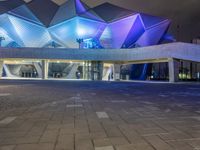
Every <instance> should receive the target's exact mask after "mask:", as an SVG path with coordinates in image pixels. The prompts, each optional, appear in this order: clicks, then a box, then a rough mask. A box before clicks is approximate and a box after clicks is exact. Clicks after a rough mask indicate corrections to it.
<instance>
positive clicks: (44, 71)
mask: <svg viewBox="0 0 200 150" xmlns="http://www.w3.org/2000/svg"><path fill="white" fill-rule="evenodd" d="M48 70H49V63H48V61H47V60H42V79H43V80H45V79H48Z"/></svg>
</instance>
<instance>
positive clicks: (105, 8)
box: [92, 2, 135, 22]
mask: <svg viewBox="0 0 200 150" xmlns="http://www.w3.org/2000/svg"><path fill="white" fill-rule="evenodd" d="M92 10H94V11H95V12H96V13H97V14H98V15H99V16H100V17H101V18H102V19H103V20H105V21H106V22H113V21H115V20H118V19H121V18H125V17H127V16H130V15H133V14H134V13H135V12H134V11H131V10H128V9H125V8H122V7H119V6H116V5H113V4H110V3H107V2H106V3H103V4H101V5H99V6H96V7H94V8H93V9H92Z"/></svg>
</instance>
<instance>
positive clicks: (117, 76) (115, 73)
mask: <svg viewBox="0 0 200 150" xmlns="http://www.w3.org/2000/svg"><path fill="white" fill-rule="evenodd" d="M120 71H121V64H114V68H113V79H114V81H119V80H120Z"/></svg>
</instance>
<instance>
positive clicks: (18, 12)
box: [9, 5, 42, 25]
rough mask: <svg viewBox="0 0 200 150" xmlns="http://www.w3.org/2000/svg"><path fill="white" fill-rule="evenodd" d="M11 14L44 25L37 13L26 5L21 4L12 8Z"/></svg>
mask: <svg viewBox="0 0 200 150" xmlns="http://www.w3.org/2000/svg"><path fill="white" fill-rule="evenodd" d="M9 14H11V15H13V16H16V17H19V18H22V19H25V20H28V21H31V22H35V23H38V24H41V25H42V23H41V22H40V20H38V18H37V17H35V15H34V14H33V13H32V12H31V11H30V10H29V9H28V8H27V6H26V5H21V6H19V7H17V8H15V9H13V10H11V11H10V12H9Z"/></svg>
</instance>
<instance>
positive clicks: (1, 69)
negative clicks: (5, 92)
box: [0, 60, 3, 79]
mask: <svg viewBox="0 0 200 150" xmlns="http://www.w3.org/2000/svg"><path fill="white" fill-rule="evenodd" d="M2 74H3V60H0V79H1V77H2Z"/></svg>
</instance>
